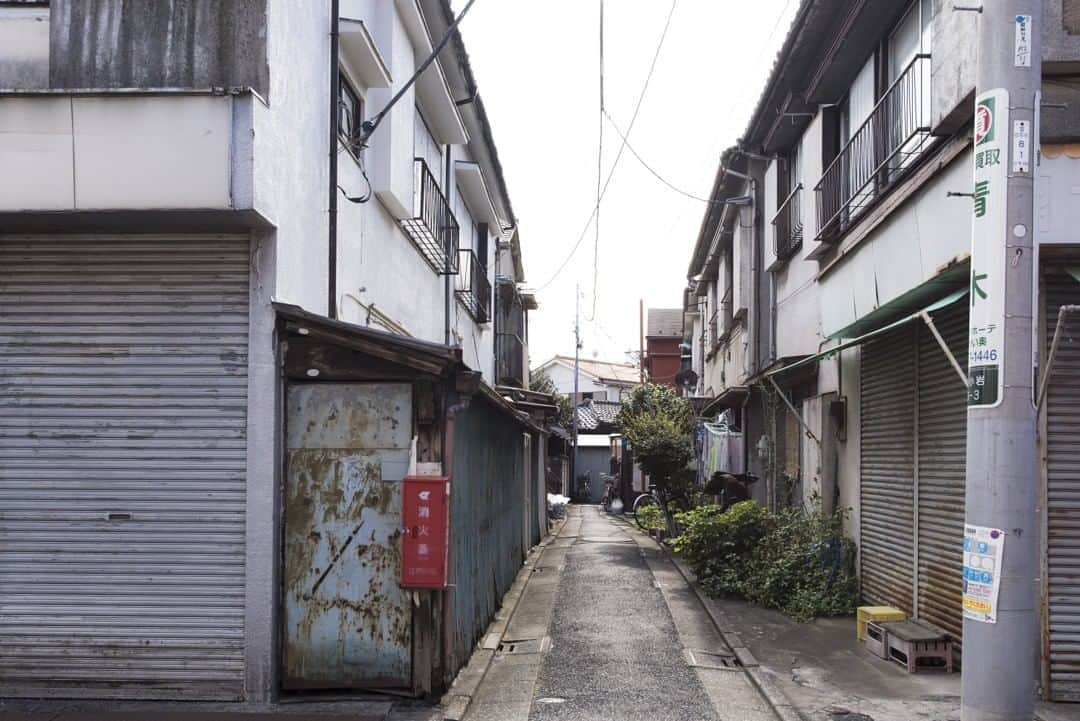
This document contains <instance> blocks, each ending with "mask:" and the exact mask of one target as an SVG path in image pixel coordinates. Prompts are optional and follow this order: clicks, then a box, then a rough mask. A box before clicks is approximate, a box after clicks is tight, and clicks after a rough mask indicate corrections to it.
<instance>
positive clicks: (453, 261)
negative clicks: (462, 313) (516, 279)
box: [399, 158, 491, 295]
mask: <svg viewBox="0 0 1080 721" xmlns="http://www.w3.org/2000/svg"><path fill="white" fill-rule="evenodd" d="M413 163H414V168H415V175H414V184H413V217H411V218H403V219H402V220H401V221H399V222H400V223H401V229H402V230H403V231H405V235H407V236H409V240H411V241H412V242H413V245H415V246H416V248H417V250H419V251H420V254H421V255H423V256H424V260H426V261H427V262H428V265H430V266H431V268H432V269H433V270H434V271H435V272H436V273H438V274H439V275H453V274H454V273H457V272H458V236H459V235H460V230H459V228H458V223H457V219H456V218H455V217H454V213H453V212H452V211H451V210H450V204H449V203H447V202H446V196H444V195H443V193H442V190H441V189H440V188H439V184H438V182H436V180H435V176H434V175H432V173H431V170H430V169H429V168H428V166H427V163H425V162H424V159H423V158H416V159H414V161H413ZM490 293H491V291H490V286H489V290H488V294H489V295H490Z"/></svg>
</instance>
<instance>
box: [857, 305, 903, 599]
mask: <svg viewBox="0 0 1080 721" xmlns="http://www.w3.org/2000/svg"><path fill="white" fill-rule="evenodd" d="M914 343H915V334H914V329H913V327H912V326H911V325H910V324H908V325H904V326H901V327H900V328H897V329H895V330H892V331H889V332H888V333H885V334H883V335H881V336H880V337H878V338H875V339H873V340H871V341H869V342H867V343H866V345H864V346H863V348H862V361H861V371H862V372H861V376H862V377H861V383H860V385H861V389H860V390H861V402H862V414H861V415H862V417H861V423H860V442H861V446H862V452H861V454H862V455H861V459H860V468H861V476H862V477H861V482H860V486H859V494H860V501H861V537H860V539H859V545H860V551H861V554H860V556H861V573H860V576H861V580H862V595H863V598H865V599H866V600H867V601H869V602H871V603H875V604H886V605H889V606H895V607H897V608H899V609H901V610H902V611H904V612H906V613H911V612H912V611H913V604H912V600H913V599H912V596H913V589H914V552H915V549H914V538H913V535H914V528H913V526H914V520H915V508H914V503H915V488H914V484H915V470H914V463H915V461H914V458H915V438H914V433H915V394H914V393H913V388H914V386H915V378H916V368H915V354H914V353H913V351H912V349H913V346H914Z"/></svg>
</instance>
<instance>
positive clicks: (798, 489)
mask: <svg viewBox="0 0 1080 721" xmlns="http://www.w3.org/2000/svg"><path fill="white" fill-rule="evenodd" d="M1075 5H1076V4H1075V3H1074V2H1072V1H1071V0H1064V1H1063V0H1052V1H1051V2H1047V3H1045V4H1044V26H1043V28H1042V48H1043V62H1044V65H1043V71H1044V81H1043V89H1042V100H1043V107H1042V111H1041V123H1040V133H1039V134H1038V138H1037V139H1038V141H1039V142H1038V144H1037V145H1038V147H1037V148H1036V150H1037V152H1036V153H1034V154H1033V160H1032V162H1034V163H1035V175H1036V187H1037V191H1036V199H1035V204H1036V205H1035V217H1036V225H1037V227H1036V228H1035V235H1036V238H1037V240H1038V244H1039V249H1038V258H1036V259H1034V261H1029V260H1024V261H1023V262H1033V273H1037V278H1038V282H1037V283H1036V285H1037V287H1038V292H1037V294H1036V297H1035V298H1033V299H1032V302H1033V312H1034V313H1035V315H1036V316H1037V317H1038V319H1039V321H1038V332H1037V338H1036V339H1035V340H1036V344H1035V345H1036V347H1037V348H1038V349H1039V351H1038V357H1037V358H1036V359H1033V360H1034V361H1035V362H1034V363H1033V366H1034V367H1033V372H1034V373H1036V374H1038V375H1037V377H1038V378H1039V379H1040V380H1041V379H1043V378H1049V383H1048V385H1047V388H1048V391H1047V397H1046V402H1045V403H1044V404H1043V406H1042V407H1041V410H1040V417H1039V418H1040V420H1039V423H1040V430H1039V443H1040V449H1041V454H1040V455H1041V457H1042V462H1041V466H1040V468H1039V469H1038V472H1037V476H1038V479H1039V480H1038V484H1039V488H1038V489H1037V490H1038V493H1039V495H1040V498H1041V499H1042V502H1041V507H1042V514H1041V518H1040V522H1041V524H1042V530H1041V533H1042V539H1041V540H1042V543H1041V547H1042V560H1043V573H1042V583H1043V588H1042V593H1041V594H1040V600H1039V603H1040V604H1041V612H1042V617H1043V623H1042V631H1041V633H1042V636H1043V638H1042V643H1041V644H1040V648H1042V649H1043V658H1042V665H1041V673H1042V679H1041V689H1042V693H1043V695H1044V696H1045V697H1047V698H1052V699H1055V700H1080V681H1078V679H1080V675H1078V670H1080V644H1078V643H1077V642H1076V641H1075V639H1076V638H1077V635H1076V634H1077V632H1078V631H1080V614H1078V611H1077V610H1078V609H1080V592H1078V590H1077V587H1076V585H1075V583H1074V582H1073V581H1072V580H1070V579H1072V578H1073V577H1074V576H1073V569H1074V568H1075V564H1076V563H1077V559H1078V558H1080V552H1078V549H1080V531H1078V530H1077V528H1076V526H1075V523H1074V522H1071V521H1070V520H1069V518H1070V517H1071V516H1073V515H1074V514H1075V512H1076V505H1075V504H1076V498H1077V495H1076V494H1077V491H1078V488H1080V487H1078V486H1077V482H1078V481H1077V479H1078V478H1080V466H1078V465H1077V461H1076V459H1077V457H1080V456H1078V453H1080V435H1078V434H1077V433H1076V431H1077V430H1078V424H1080V413H1078V412H1077V409H1078V408H1080V406H1078V405H1077V399H1078V398H1080V396H1078V395H1077V389H1078V388H1080V370H1078V369H1077V366H1076V360H1075V359H1076V357H1078V356H1077V354H1078V353H1080V345H1077V343H1076V341H1075V338H1076V333H1077V331H1080V320H1078V319H1076V318H1075V317H1065V318H1064V319H1063V320H1062V321H1061V322H1060V328H1059V315H1058V309H1059V308H1060V307H1061V306H1062V305H1067V304H1070V303H1077V302H1078V301H1080V284H1078V283H1077V280H1076V278H1077V276H1078V275H1080V273H1078V272H1077V271H1076V270H1075V268H1076V266H1077V265H1078V264H1080V232H1078V231H1077V228H1078V227H1080V223H1078V221H1080V217H1077V214H1078V212H1080V210H1078V207H1077V205H1076V204H1075V203H1073V202H1070V199H1069V198H1070V195H1069V194H1070V193H1071V192H1073V189H1075V188H1076V187H1077V186H1078V185H1080V183H1078V182H1077V179H1078V178H1080V165H1078V164H1077V163H1076V157H1077V155H1078V154H1077V153H1076V152H1075V143H1076V142H1077V140H1078V139H1080V116H1078V115H1077V110H1076V109H1077V108H1078V107H1080V85H1078V84H1077V82H1076V80H1075V78H1074V77H1073V75H1071V73H1072V69H1073V68H1075V63H1076V61H1077V60H1080V27H1078V26H1077V25H1076V17H1077V9H1078V8H1077V7H1076V6H1075ZM977 22H978V13H976V12H966V11H958V10H955V9H954V8H952V7H950V4H948V3H940V2H933V1H932V0H914V1H913V2H902V1H900V0H891V1H888V2H870V3H866V2H823V1H820V0H804V1H803V2H802V3H801V5H800V7H799V9H798V11H797V15H796V18H795V21H794V23H793V25H792V28H791V31H790V33H789V35H788V37H787V38H786V40H785V43H784V45H783V48H782V50H781V52H780V54H779V57H778V59H777V61H776V64H775V66H774V68H773V70H772V73H771V75H770V77H769V80H768V82H767V84H766V86H765V87H764V88H763V89H762V91H761V95H760V99H759V101H758V103H757V106H756V108H755V110H754V112H753V115H752V117H751V120H750V123H749V124H748V126H747V129H746V131H745V133H744V135H743V137H742V139H741V141H740V143H739V145H738V146H737V147H733V148H731V149H729V150H728V151H727V152H726V153H725V154H724V156H723V158H722V159H721V164H720V168H719V169H718V172H717V176H716V180H715V183H714V186H713V190H712V196H711V198H712V200H713V201H714V202H713V204H712V205H710V207H709V210H708V211H707V212H706V214H705V216H704V218H703V221H702V225H701V229H700V233H699V235H698V238H697V240H696V244H695V247H694V251H693V254H692V258H691V263H690V265H689V268H688V281H689V282H688V287H687V290H686V292H685V297H684V311H685V313H686V319H687V320H686V328H687V335H686V337H685V339H684V340H685V342H686V343H688V344H690V346H691V354H692V363H693V368H694V370H695V371H696V373H697V374H698V379H699V381H698V387H697V389H696V395H697V396H698V400H697V403H698V404H699V405H700V407H702V408H704V413H705V415H706V416H715V415H717V414H719V413H722V412H727V413H728V417H729V420H731V421H732V422H733V423H734V424H735V425H736V426H737V427H739V428H740V429H741V430H743V431H744V433H745V434H746V438H747V444H746V445H747V463H748V467H749V468H750V469H751V470H752V471H754V472H756V473H758V474H759V475H761V476H762V478H763V479H764V482H763V483H761V484H759V488H758V489H757V493H758V494H759V496H760V498H759V500H761V501H762V502H766V503H768V504H770V505H772V506H777V505H786V504H807V505H809V504H812V503H820V504H822V505H823V506H824V507H825V508H826V509H832V508H846V509H851V511H850V515H849V530H850V533H851V534H852V536H853V537H854V538H855V539H856V541H857V542H858V546H859V564H860V566H859V570H860V576H861V579H862V593H863V596H864V598H865V599H866V601H867V602H870V603H881V604H888V605H892V606H896V607H899V608H901V609H903V610H904V611H906V612H908V613H909V614H911V615H912V616H915V617H917V618H920V619H922V620H924V621H926V622H928V623H930V624H932V625H934V626H936V627H938V628H940V629H943V630H945V631H947V632H949V633H950V634H952V635H953V637H954V638H956V639H957V640H958V641H962V639H961V635H962V623H961V608H960V594H961V588H962V577H961V540H962V536H963V520H964V493H965V492H964V476H965V473H964V468H965V444H966V422H967V420H966V419H967V410H966V408H967V404H968V388H967V381H966V368H967V363H968V360H969V357H970V358H975V359H976V360H978V352H979V348H978V347H971V348H969V340H968V335H969V323H968V308H969V307H970V303H971V300H970V297H969V293H971V292H979V289H978V288H975V287H973V286H971V285H970V277H971V271H970V267H969V260H970V248H971V236H972V218H973V216H974V215H975V214H977V213H978V212H980V204H979V192H978V191H979V189H978V188H976V187H975V183H974V171H975V169H976V168H981V167H984V166H985V165H986V164H987V163H998V162H1005V161H1004V160H1003V159H1002V157H1001V155H1000V152H999V154H998V155H997V156H995V155H994V154H993V153H992V152H991V151H988V150H987V149H986V148H985V147H979V143H978V142H977V141H976V140H975V139H974V138H973V136H974V133H975V128H974V116H975V103H974V91H975V81H974V77H975V75H974V74H975V62H976V56H975V53H976V47H977V36H976V29H977V25H976V23H977ZM980 140H981V137H980ZM1005 154H1006V155H1007V154H1008V150H1006V151H1005ZM1018 262H1021V261H1018ZM1056 329H1057V330H1058V331H1059V332H1058V335H1059V340H1060V343H1059V346H1058V348H1057V350H1056V352H1055V355H1054V358H1053V361H1052V363H1050V362H1049V360H1050V359H1049V358H1048V356H1049V353H1050V345H1051V341H1052V338H1053V337H1054V335H1055V330H1056ZM969 353H970V354H971V355H969ZM978 391H979V389H977V388H973V389H972V392H973V393H975V392H978Z"/></svg>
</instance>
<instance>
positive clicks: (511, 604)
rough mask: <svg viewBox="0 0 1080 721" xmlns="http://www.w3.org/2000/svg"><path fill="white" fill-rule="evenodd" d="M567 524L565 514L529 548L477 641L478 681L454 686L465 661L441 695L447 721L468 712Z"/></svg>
mask: <svg viewBox="0 0 1080 721" xmlns="http://www.w3.org/2000/svg"><path fill="white" fill-rule="evenodd" d="M565 525H566V517H565V516H564V517H563V518H560V519H558V520H557V521H556V523H555V526H554V528H552V530H551V531H550V532H549V533H548V534H547V536H545V537H544V538H543V539H542V540H541V541H540V542H539V543H538V544H536V545H535V546H533V548H532V549H531V550H530V551H529V555H528V556H526V557H525V561H524V562H523V563H522V565H521V569H520V570H518V574H517V576H516V577H515V578H514V582H513V583H512V584H510V589H509V590H508V591H507V592H506V595H505V596H503V598H504V599H505V600H504V602H503V604H501V605H500V607H499V610H498V611H496V618H495V619H494V620H492V622H491V623H490V624H488V627H487V630H486V631H485V632H484V634H483V635H482V636H481V637H480V641H479V642H477V645H476V648H475V649H473V655H472V656H471V657H470V663H471V661H472V659H473V658H476V657H478V654H481V653H482V654H483V658H484V660H483V662H482V663H483V668H482V669H477V673H476V674H475V681H474V682H473V683H470V684H463V686H466V687H464V688H454V687H455V686H456V685H457V683H458V680H459V679H461V678H462V676H463V675H464V674H465V672H466V671H467V670H468V668H469V664H468V663H466V664H465V666H464V667H462V668H461V670H460V671H458V674H457V678H455V679H454V682H453V683H451V684H450V688H449V689H447V690H446V693H444V694H443V696H442V698H441V699H439V705H438V708H440V709H441V710H442V718H443V719H444V721H461V720H462V719H463V718H464V717H465V714H466V713H467V712H468V710H469V707H470V706H472V700H473V695H474V694H475V693H476V689H477V688H479V687H480V684H481V683H483V682H484V678H485V677H486V676H487V673H488V670H489V669H490V668H491V662H492V661H493V660H494V659H495V650H496V649H497V648H498V646H499V643H500V642H501V641H502V637H503V634H504V633H505V632H506V627H507V626H508V625H509V623H510V619H511V618H513V617H514V613H515V612H516V611H517V607H518V604H519V603H520V602H521V599H522V597H523V596H524V595H525V589H526V587H528V585H529V580H530V579H531V578H532V575H533V569H534V568H535V567H536V561H538V560H539V559H540V557H541V556H542V555H543V554H544V551H545V550H547V547H548V546H550V545H551V544H552V543H553V542H554V541H555V539H556V538H558V537H559V533H561V532H562V529H563V527H564V526H565ZM519 584H520V585H519ZM504 609H506V610H507V613H506V614H505V615H504V617H503V618H499V617H498V613H499V611H502V610H504Z"/></svg>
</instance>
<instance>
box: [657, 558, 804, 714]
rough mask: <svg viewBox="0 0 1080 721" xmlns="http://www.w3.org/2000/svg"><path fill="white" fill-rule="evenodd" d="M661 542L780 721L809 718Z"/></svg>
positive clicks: (689, 573) (681, 563)
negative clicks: (718, 614) (743, 642)
mask: <svg viewBox="0 0 1080 721" xmlns="http://www.w3.org/2000/svg"><path fill="white" fill-rule="evenodd" d="M659 545H660V547H661V549H663V553H664V555H665V556H667V558H668V560H670V561H671V563H672V565H674V566H675V568H676V569H678V571H679V575H681V576H682V577H683V580H684V581H686V583H687V585H688V586H690V588H692V589H693V590H694V595H695V596H696V597H697V600H698V603H700V604H701V607H702V608H704V609H705V613H706V614H708V616H709V620H710V621H712V624H713V626H715V627H716V630H717V631H719V632H720V635H721V637H722V638H723V639H724V642H725V643H726V644H727V645H728V646H729V647H730V648H731V650H732V652H733V653H734V654H735V656H736V658H738V659H739V661H740V663H741V664H742V667H743V671H744V672H745V673H746V676H747V678H749V679H750V682H751V683H752V684H754V688H756V689H757V690H758V693H760V694H761V696H762V698H764V699H765V702H766V703H768V704H769V708H771V709H772V711H773V713H774V714H776V717H777V718H779V719H780V721H806V717H804V716H803V715H802V713H800V712H799V710H798V709H797V708H796V707H795V704H793V703H792V702H791V699H789V698H788V697H787V695H786V694H785V693H784V692H783V690H782V689H781V688H780V687H779V686H777V684H776V682H775V681H774V680H773V679H772V678H771V677H770V676H769V675H768V674H767V673H766V672H765V671H763V670H762V669H761V666H760V665H759V664H758V662H757V659H755V658H754V657H753V655H752V654H751V653H750V650H749V649H748V648H746V647H745V646H743V644H742V639H740V638H739V634H738V632H737V631H735V630H734V629H731V628H729V627H727V625H726V624H724V623H723V622H722V621H721V619H719V618H717V617H716V613H715V612H714V611H713V609H712V607H711V606H710V605H709V603H708V597H707V596H706V595H705V592H704V591H702V590H701V587H700V586H698V584H697V577H696V576H694V574H693V573H692V572H691V571H690V569H688V568H687V567H686V566H685V564H684V563H683V562H682V559H680V558H679V557H678V556H676V555H675V554H674V553H672V552H671V550H670V549H669V548H667V547H666V546H664V545H663V544H659ZM744 659H745V660H744ZM747 661H750V663H747Z"/></svg>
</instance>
